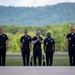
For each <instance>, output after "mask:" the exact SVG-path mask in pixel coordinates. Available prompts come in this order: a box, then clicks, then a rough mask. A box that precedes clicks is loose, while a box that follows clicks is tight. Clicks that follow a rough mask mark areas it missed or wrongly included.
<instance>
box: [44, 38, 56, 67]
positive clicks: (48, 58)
mask: <svg viewBox="0 0 75 75" xmlns="http://www.w3.org/2000/svg"><path fill="white" fill-rule="evenodd" d="M44 45H45V47H46V48H45V49H46V50H45V53H46V63H47V66H52V62H53V53H54V50H53V48H52V47H53V46H55V41H54V39H53V38H50V37H48V38H46V39H45V40H44Z"/></svg>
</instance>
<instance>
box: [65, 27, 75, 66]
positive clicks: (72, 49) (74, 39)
mask: <svg viewBox="0 0 75 75" xmlns="http://www.w3.org/2000/svg"><path fill="white" fill-rule="evenodd" d="M66 47H67V49H68V52H69V62H70V66H75V33H74V27H70V33H69V34H67V36H66Z"/></svg>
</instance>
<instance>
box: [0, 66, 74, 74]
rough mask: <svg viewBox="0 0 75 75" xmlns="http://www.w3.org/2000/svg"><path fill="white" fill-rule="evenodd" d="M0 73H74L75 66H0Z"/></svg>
mask: <svg viewBox="0 0 75 75" xmlns="http://www.w3.org/2000/svg"><path fill="white" fill-rule="evenodd" d="M0 75H75V67H70V66H68V67H65V66H63V67H61V66H59V67H57V66H52V67H47V66H45V67H43V66H42V67H34V66H33V67H23V66H21V67H16V66H13V67H9V66H8V67H7V66H6V67H0Z"/></svg>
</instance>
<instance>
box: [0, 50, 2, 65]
mask: <svg viewBox="0 0 75 75" xmlns="http://www.w3.org/2000/svg"><path fill="white" fill-rule="evenodd" d="M1 54H2V52H1V49H0V66H1V63H2V62H1Z"/></svg>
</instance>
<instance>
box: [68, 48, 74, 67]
mask: <svg viewBox="0 0 75 75" xmlns="http://www.w3.org/2000/svg"><path fill="white" fill-rule="evenodd" d="M68 52H69V63H70V66H72V65H73V61H72V51H71V50H70V49H69V51H68Z"/></svg>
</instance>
